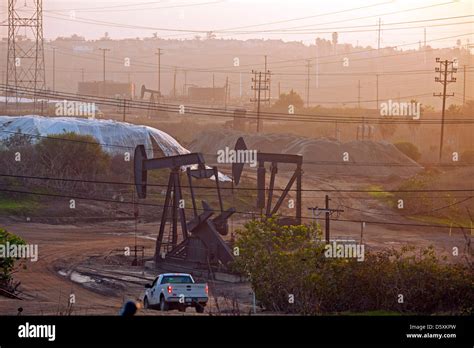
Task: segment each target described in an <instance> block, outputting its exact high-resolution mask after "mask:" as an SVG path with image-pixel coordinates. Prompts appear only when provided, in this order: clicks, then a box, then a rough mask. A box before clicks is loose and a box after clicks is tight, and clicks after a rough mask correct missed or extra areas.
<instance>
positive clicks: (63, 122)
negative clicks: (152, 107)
mask: <svg viewBox="0 0 474 348" xmlns="http://www.w3.org/2000/svg"><path fill="white" fill-rule="evenodd" d="M16 132H21V133H24V134H33V135H39V136H49V135H51V134H62V133H66V132H74V133H76V134H81V135H91V136H93V137H94V138H95V139H96V140H97V141H98V142H99V143H100V144H103V145H102V147H103V149H104V151H107V152H109V153H112V154H123V153H124V152H125V151H129V152H130V153H131V154H132V155H133V151H134V150H135V147H136V146H137V145H145V148H146V149H147V155H148V156H149V157H161V156H162V155H163V154H164V155H165V156H174V155H179V154H186V153H189V151H188V150H186V149H185V148H184V147H182V146H181V145H180V144H179V143H178V142H177V141H176V140H175V139H174V138H173V137H171V136H170V135H169V134H167V133H165V132H162V131H160V130H158V129H156V128H152V127H148V126H142V125H134V124H130V123H125V122H117V121H112V120H97V119H87V118H74V117H43V116H35V115H29V116H0V144H1V142H2V141H3V140H4V139H7V138H8V137H10V136H11V135H12V134H14V133H16ZM39 139H40V138H39V137H36V138H35V137H33V139H32V140H33V142H36V141H38V140H39ZM110 145H112V146H110ZM154 149H155V151H154ZM156 150H158V151H156ZM159 150H161V152H162V153H163V154H160V153H156V152H159ZM153 152H155V153H153Z"/></svg>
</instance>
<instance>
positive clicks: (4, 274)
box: [0, 228, 25, 291]
mask: <svg viewBox="0 0 474 348" xmlns="http://www.w3.org/2000/svg"><path fill="white" fill-rule="evenodd" d="M7 243H9V245H24V244H25V241H24V240H23V239H21V238H20V237H18V236H15V235H14V234H12V233H9V232H7V231H6V230H4V229H1V228H0V245H2V246H5V247H6V245H7ZM2 249H3V248H2ZM2 256H4V255H0V288H3V289H6V290H8V291H12V290H14V288H15V286H14V285H13V278H12V274H13V272H14V269H15V261H16V259H15V258H12V257H2Z"/></svg>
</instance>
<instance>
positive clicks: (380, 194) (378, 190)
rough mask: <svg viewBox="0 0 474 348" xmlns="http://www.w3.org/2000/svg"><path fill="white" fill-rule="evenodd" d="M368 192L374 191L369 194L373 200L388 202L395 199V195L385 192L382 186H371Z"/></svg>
mask: <svg viewBox="0 0 474 348" xmlns="http://www.w3.org/2000/svg"><path fill="white" fill-rule="evenodd" d="M367 190H373V191H372V192H369V196H371V197H373V198H378V199H387V200H388V199H389V198H392V197H393V193H391V192H386V191H384V190H383V187H382V186H380V185H370V186H369V187H368V188H367Z"/></svg>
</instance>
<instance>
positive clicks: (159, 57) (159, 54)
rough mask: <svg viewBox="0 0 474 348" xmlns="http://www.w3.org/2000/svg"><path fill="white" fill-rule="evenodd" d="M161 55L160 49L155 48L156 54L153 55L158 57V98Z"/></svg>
mask: <svg viewBox="0 0 474 348" xmlns="http://www.w3.org/2000/svg"><path fill="white" fill-rule="evenodd" d="M162 54H163V53H161V48H157V52H156V53H155V55H157V56H158V89H157V91H158V93H160V96H161V55H162Z"/></svg>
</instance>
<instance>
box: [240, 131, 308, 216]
mask: <svg viewBox="0 0 474 348" xmlns="http://www.w3.org/2000/svg"><path fill="white" fill-rule="evenodd" d="M235 150H236V151H242V150H247V145H246V144H245V141H244V139H243V138H242V137H240V138H239V139H237V142H236V144H235ZM257 162H258V168H257V204H256V207H257V208H258V209H260V210H261V211H262V215H263V212H264V214H265V216H268V217H270V216H272V215H274V214H276V213H277V212H278V210H279V209H280V207H281V205H282V203H283V201H284V200H285V198H286V197H287V196H288V193H289V191H290V190H291V188H292V187H293V185H294V183H295V181H296V201H295V208H296V212H295V217H294V218H291V217H286V218H281V219H280V223H282V224H286V225H300V224H301V204H302V197H301V191H302V174H303V169H302V166H303V156H302V155H292V154H278V153H266V152H257ZM266 163H270V182H269V187H268V190H267V189H266V188H265V181H266V180H265V179H266V172H267V170H266V168H265V164H266ZM279 164H294V165H296V168H295V171H294V172H293V175H292V176H291V178H290V180H289V181H288V183H287V185H286V187H285V188H284V189H283V192H282V194H281V195H280V197H279V198H278V200H277V202H276V203H275V205H274V206H273V207H272V203H273V195H274V191H275V177H276V174H277V173H278V165H279ZM243 168H244V163H233V164H232V176H233V178H234V184H235V185H236V186H237V185H238V184H239V182H240V177H241V175H242V171H243ZM266 191H268V197H267V195H266Z"/></svg>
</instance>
